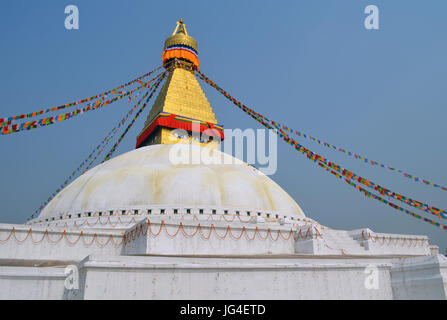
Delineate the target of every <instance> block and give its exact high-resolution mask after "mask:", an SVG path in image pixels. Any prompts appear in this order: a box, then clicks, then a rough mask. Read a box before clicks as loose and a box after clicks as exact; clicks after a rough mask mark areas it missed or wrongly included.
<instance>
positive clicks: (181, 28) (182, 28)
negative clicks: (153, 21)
mask: <svg viewBox="0 0 447 320" xmlns="http://www.w3.org/2000/svg"><path fill="white" fill-rule="evenodd" d="M177 33H183V34H184V35H188V32H187V31H186V25H185V23H184V22H183V18H180V20H179V21H177V26H176V27H175V29H174V32H173V33H172V35H176V34H177Z"/></svg>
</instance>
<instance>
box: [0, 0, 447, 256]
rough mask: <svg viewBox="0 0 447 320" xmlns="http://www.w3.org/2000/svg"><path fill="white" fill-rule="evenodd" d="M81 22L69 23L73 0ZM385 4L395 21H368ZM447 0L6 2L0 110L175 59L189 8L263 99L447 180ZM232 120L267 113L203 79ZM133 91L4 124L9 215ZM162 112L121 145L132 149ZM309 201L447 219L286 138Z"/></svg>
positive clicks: (285, 119) (228, 73)
mask: <svg viewBox="0 0 447 320" xmlns="http://www.w3.org/2000/svg"><path fill="white" fill-rule="evenodd" d="M69 4H75V5H77V6H78V7H79V10H80V29H79V30H74V31H67V30H66V29H65V28H64V19H65V16H66V15H65V14H64V8H65V6H66V5H69ZM369 4H374V5H377V6H378V8H379V10H380V29H379V30H374V31H371V30H366V29H365V28H364V24H363V21H364V19H365V17H366V15H365V14H364V12H363V11H364V8H365V7H366V6H367V5H369ZM446 12H447V2H446V1H444V0H433V1H422V0H417V1H413V0H411V1H410V0H399V1H398V0H394V1H389V0H387V1H382V0H369V1H363V0H338V1H335V0H333V1H330V0H327V1H323V0H306V1H304V0H303V1H296V0H294V1H270V2H264V1H142V0H141V1H125V2H124V1H84V0H70V1H48V0H45V1H44V0H41V1H23V0H14V1H12V0H3V1H1V3H0V49H1V51H0V52H1V55H0V57H1V59H0V88H1V89H0V93H1V100H0V101H1V102H0V117H4V116H9V115H13V114H20V113H24V112H30V111H35V110H39V109H42V108H47V107H51V106H56V105H60V104H63V103H67V102H71V101H74V100H78V99H79V98H83V97H88V96H91V95H94V94H96V93H99V92H103V91H105V90H107V89H110V88H113V87H115V86H116V85H119V84H121V83H123V82H125V81H128V80H131V79H134V78H135V77H137V76H139V75H141V74H143V73H145V72H147V71H149V70H151V69H153V68H154V67H155V66H157V65H159V64H160V63H161V54H162V49H163V48H162V46H163V42H164V40H165V39H166V37H168V36H169V35H170V34H171V32H172V30H173V28H174V26H175V21H176V20H178V18H179V17H183V19H184V21H185V22H186V24H187V27H188V32H189V33H190V34H191V35H192V36H194V37H195V38H196V39H197V41H198V44H199V57H200V61H201V69H202V71H203V72H205V73H206V74H208V75H209V76H210V77H211V78H212V79H213V80H215V81H216V82H217V83H218V84H220V85H221V86H222V87H223V88H225V89H226V90H228V91H229V92H230V93H231V94H233V95H234V96H235V97H237V98H239V99H240V100H241V101H242V102H244V103H245V104H247V105H248V106H250V107H253V108H254V109H255V110H257V111H258V112H260V113H263V114H265V115H266V116H269V117H271V118H273V119H275V120H277V121H279V122H282V123H284V124H287V125H289V126H291V127H295V128H297V129H298V130H302V131H304V132H306V133H308V134H311V135H314V136H316V137H319V138H321V139H323V140H326V141H328V142H330V143H333V144H335V145H337V146H341V147H344V148H347V149H350V150H352V151H355V152H358V153H360V154H363V155H365V156H368V157H370V158H371V159H375V160H378V161H381V162H383V163H386V164H390V165H392V166H395V167H398V168H401V169H404V170H406V171H408V172H410V173H413V174H416V175H419V176H421V177H423V178H427V179H430V180H433V181H435V182H438V183H440V184H444V185H446V184H447V170H446V161H445V159H446V154H447V151H446V148H445V146H446V143H445V139H446V136H447V135H446V131H445V119H446V118H447V108H446V106H447V103H446V95H445V93H446V92H447V90H446V89H447V88H446V79H447V63H446V57H447V37H446V30H447V20H446V19H445V14H446ZM202 87H203V88H204V90H205V92H206V94H207V96H208V99H209V100H210V102H211V104H212V106H213V108H214V111H215V113H216V116H217V118H218V121H219V123H222V124H224V125H225V127H227V128H242V129H244V128H259V126H258V124H257V123H256V122H255V121H254V120H252V119H251V118H249V117H247V116H246V115H244V114H243V113H241V112H240V111H239V110H237V109H236V108H235V107H234V106H233V105H231V104H229V102H228V101H227V100H226V99H224V98H223V97H222V96H221V95H219V94H217V93H216V92H215V91H213V90H214V89H211V88H209V87H207V86H206V85H205V84H202ZM128 107H129V105H128V104H127V103H126V102H123V103H119V104H114V105H111V106H109V107H107V108H104V109H102V111H94V112H89V113H87V114H85V115H82V116H79V117H77V118H76V119H72V120H69V121H65V122H63V123H59V124H56V125H52V126H49V127H45V128H40V129H37V130H33V131H28V132H23V133H19V134H13V135H8V136H0V150H1V151H0V152H1V157H0V164H1V166H0V168H1V169H0V170H1V171H0V176H1V183H0V203H1V209H0V221H2V222H10V223H22V222H24V221H25V220H26V218H27V217H29V216H30V215H31V214H32V213H33V212H34V210H35V209H36V208H37V207H39V205H40V204H41V203H42V202H43V201H44V200H45V199H46V198H47V197H48V196H49V194H50V193H51V192H53V191H54V190H55V189H56V188H57V186H58V185H60V184H61V183H62V182H63V181H64V180H65V178H66V177H67V176H68V175H69V174H70V173H71V171H72V170H73V169H74V168H76V167H77V166H78V164H79V163H80V162H81V161H83V160H84V159H85V157H86V156H87V155H88V154H89V153H90V151H91V150H92V149H93V147H94V146H96V145H97V144H98V143H99V141H101V140H102V139H103V137H104V136H105V135H106V133H107V132H108V131H109V130H110V129H111V128H112V127H113V126H114V125H115V124H116V123H117V122H118V121H119V119H121V117H122V116H123V115H124V114H125V113H126V112H127V109H128ZM146 116H147V112H146V113H145V114H144V115H143V117H141V119H139V121H138V123H136V124H135V126H134V127H133V129H132V131H131V132H130V133H129V134H128V136H127V137H126V139H125V140H124V141H123V143H122V144H121V146H120V148H119V149H118V152H117V154H119V153H123V152H126V151H129V150H132V149H133V148H134V145H135V137H136V135H137V134H138V133H139V131H140V130H141V128H142V126H143V122H144V120H145V118H146ZM299 141H300V142H302V144H303V145H305V146H307V147H309V148H310V149H311V150H314V151H316V152H320V153H321V154H323V155H325V156H327V157H328V158H329V159H331V160H333V161H338V162H339V163H340V164H341V165H343V166H344V167H346V168H349V169H351V170H354V171H357V172H358V173H360V174H361V175H363V176H366V177H370V178H372V179H373V181H375V182H378V183H379V184H381V185H383V186H387V187H389V188H391V189H393V190H395V191H397V192H401V193H404V194H407V195H409V196H411V197H413V198H415V199H418V200H421V201H426V202H428V203H431V204H433V205H435V206H438V207H440V208H447V192H445V191H441V190H437V189H434V188H430V187H427V186H425V185H423V184H419V183H415V182H412V181H410V180H408V179H405V178H403V177H401V176H399V175H397V174H393V173H391V172H389V171H386V170H383V169H379V168H376V167H370V166H367V165H364V164H362V163H360V162H358V161H357V160H353V159H351V158H349V157H345V156H344V155H342V154H339V153H337V152H335V151H330V150H329V149H325V148H323V147H319V146H318V145H315V144H314V143H312V142H310V141H308V140H307V141H306V140H299ZM272 178H273V179H274V180H275V181H276V182H278V183H279V184H280V185H281V186H282V187H284V189H285V190H286V191H287V192H289V193H290V195H291V196H292V197H294V198H295V200H296V201H297V202H298V203H299V204H300V205H301V207H302V208H303V210H304V211H305V212H306V214H307V215H308V216H310V217H311V218H313V219H316V220H318V221H319V222H321V223H323V224H326V225H328V226H331V227H333V228H342V229H353V228H360V227H365V226H367V227H370V228H371V229H372V230H374V231H377V232H391V233H410V234H426V235H428V236H430V237H431V238H432V240H433V241H432V242H433V243H435V244H438V245H439V246H440V247H441V248H442V249H443V250H445V248H447V232H446V231H442V230H440V229H437V228H435V227H433V226H430V225H428V224H426V223H424V222H421V221H419V220H416V219H414V218H412V217H409V216H407V215H405V214H403V213H400V212H398V211H395V210H393V209H392V208H390V207H388V206H385V205H383V204H381V203H379V202H377V201H374V200H370V199H366V198H365V197H363V196H362V195H361V194H360V193H359V192H357V191H355V190H353V189H352V188H351V187H350V186H348V185H347V184H345V183H343V182H342V181H340V180H338V179H336V178H334V177H333V176H332V175H329V174H327V173H326V172H324V171H323V170H321V169H319V168H318V167H317V166H316V165H315V164H314V163H312V162H310V161H308V160H307V159H306V158H305V157H304V156H303V155H301V154H299V153H297V152H296V151H294V150H293V149H292V148H291V147H290V146H289V145H287V144H285V143H280V144H279V170H278V172H277V173H276V174H275V175H274V176H273V177H272Z"/></svg>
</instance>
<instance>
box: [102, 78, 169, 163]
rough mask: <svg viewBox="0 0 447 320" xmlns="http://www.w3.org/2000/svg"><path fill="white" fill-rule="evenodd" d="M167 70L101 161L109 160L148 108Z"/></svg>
mask: <svg viewBox="0 0 447 320" xmlns="http://www.w3.org/2000/svg"><path fill="white" fill-rule="evenodd" d="M166 72H167V71H165V72H163V73H162V74H161V76H160V77H159V78H158V79H157V82H156V83H155V84H154V88H153V89H152V91H151V94H150V95H149V97H147V99H146V101H145V102H144V104H143V106H142V107H141V108H140V110H138V112H137V113H136V115H135V117H134V118H133V119H132V121H131V122H130V123H129V125H128V126H127V128H126V130H124V132H123V133H122V134H121V136H120V137H119V139H118V141H117V142H116V143H115V144H114V145H113V147H112V149H110V151H109V153H108V154H107V155H106V156H105V158H104V160H102V161H101V163H104V162H105V161H107V160H109V159H110V157H111V156H112V155H113V153H114V152H115V150H116V148H117V147H118V145H119V144H120V142H121V141H122V140H123V139H124V137H125V136H126V134H127V132H129V130H130V128H132V126H133V124H134V123H135V121H136V120H137V118H138V117H139V116H140V114H141V112H143V110H144V109H145V108H146V106H147V103H148V102H149V100H150V99H151V98H152V96H153V95H154V93H155V92H156V91H157V88H158V87H159V85H160V83H161V82H162V81H163V80H164V78H165V76H166Z"/></svg>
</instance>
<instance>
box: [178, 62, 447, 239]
mask: <svg viewBox="0 0 447 320" xmlns="http://www.w3.org/2000/svg"><path fill="white" fill-rule="evenodd" d="M183 67H185V68H187V69H188V68H189V69H190V70H192V71H194V73H195V74H196V75H198V76H199V78H200V79H202V80H203V81H204V82H206V83H207V84H209V85H210V86H211V87H213V88H215V89H216V90H217V91H219V92H220V93H222V94H223V95H224V96H225V97H226V98H227V99H228V100H230V101H231V102H233V104H235V105H236V106H237V107H239V108H240V109H242V110H243V111H244V112H245V113H247V114H248V115H250V116H251V117H252V118H254V119H255V120H257V121H258V122H260V123H261V124H262V125H263V126H265V127H267V128H269V129H275V130H274V131H275V133H277V134H278V135H280V136H281V137H282V138H283V140H285V141H286V142H287V143H288V144H290V145H294V147H295V149H296V150H298V151H300V152H301V153H303V154H306V155H307V158H308V159H310V160H312V161H314V162H316V161H318V162H319V163H321V164H322V165H323V164H324V165H326V166H330V167H331V168H333V169H334V170H336V171H340V172H341V174H340V173H337V174H338V175H339V176H340V177H343V176H345V177H346V178H347V179H348V180H349V179H351V178H356V179H357V181H358V182H360V183H362V184H364V185H365V186H368V187H372V188H374V189H375V190H377V191H379V192H380V193H381V194H386V195H387V196H389V197H392V198H395V199H397V200H399V201H403V202H405V203H406V204H408V205H411V206H414V207H416V208H418V209H421V210H424V211H426V212H429V213H431V214H433V215H437V216H438V218H446V216H445V211H444V210H442V209H438V208H436V207H433V206H428V205H426V204H424V203H422V202H419V201H416V200H412V199H410V198H408V197H405V196H403V195H400V194H398V193H395V192H392V191H390V190H388V189H386V188H383V187H381V186H378V185H375V184H374V185H373V184H372V182H371V181H370V180H367V179H365V178H363V177H361V176H358V175H354V173H352V172H351V171H348V170H346V169H343V168H342V167H340V166H338V165H337V164H335V163H333V162H330V161H328V160H327V159H325V158H323V157H321V156H320V155H318V154H316V153H314V152H312V151H310V150H308V149H306V148H305V147H303V146H302V145H300V144H299V143H298V142H296V141H295V140H294V139H293V138H290V137H288V135H287V134H286V133H285V131H284V130H282V129H281V128H280V127H277V126H275V125H274V123H276V122H272V121H271V120H269V119H268V118H266V117H265V116H263V115H261V114H259V113H256V112H255V111H254V110H252V109H250V108H248V107H246V106H245V105H243V104H242V103H240V102H239V101H238V100H237V99H235V98H234V97H232V96H231V95H230V94H228V93H227V92H226V91H225V90H223V89H222V88H221V87H219V86H218V85H217V84H216V83H214V82H213V81H211V80H210V79H209V78H208V77H206V76H205V74H203V73H202V72H200V71H199V70H198V69H197V68H194V69H192V68H191V67H189V66H187V65H184V66H183ZM268 122H270V123H272V124H273V125H274V127H272V126H271V125H270V124H269V123H268ZM337 169H338V170H337ZM349 181H350V180H349ZM362 190H364V189H362ZM370 194H371V193H369V192H368V193H364V195H365V196H368V195H370ZM371 198H373V199H376V200H379V201H380V199H383V198H380V197H379V196H375V197H371ZM379 198H380V199H379ZM381 202H382V201H381ZM387 203H388V204H389V205H390V206H391V207H393V208H394V209H397V210H400V211H403V212H405V213H408V214H411V215H412V216H413V217H415V218H418V219H421V220H423V221H425V222H429V223H431V224H432V225H435V226H438V227H440V228H442V229H444V230H447V226H445V225H442V224H439V223H437V222H435V221H433V220H430V219H427V218H424V217H422V216H420V215H417V214H415V213H412V212H410V211H408V210H406V209H403V208H401V207H399V206H397V205H395V204H393V203H391V202H387Z"/></svg>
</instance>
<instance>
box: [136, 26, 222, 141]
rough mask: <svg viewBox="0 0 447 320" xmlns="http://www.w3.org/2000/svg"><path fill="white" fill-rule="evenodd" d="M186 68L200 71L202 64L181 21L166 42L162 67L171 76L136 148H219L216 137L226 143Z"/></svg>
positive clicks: (210, 109) (214, 118) (209, 106)
mask: <svg viewBox="0 0 447 320" xmlns="http://www.w3.org/2000/svg"><path fill="white" fill-rule="evenodd" d="M179 62H181V63H179ZM184 64H187V65H194V66H196V67H198V66H199V61H198V56H197V42H196V41H195V40H194V39H193V38H192V37H191V36H189V35H188V33H187V31H186V26H185V24H184V23H183V21H182V20H180V21H179V22H177V27H176V28H175V30H174V32H173V34H172V35H171V36H170V37H169V38H168V39H167V40H166V42H165V50H164V52H163V65H164V67H165V68H166V69H167V71H168V76H167V78H166V82H165V83H164V85H163V87H162V89H161V90H160V93H159V94H158V96H157V99H156V100H155V103H154V105H153V106H152V109H151V111H150V112H149V116H148V117H147V120H146V122H145V124H144V129H143V130H142V131H141V133H140V134H139V135H138V137H137V148H139V147H143V146H147V145H153V144H174V143H194V144H200V145H201V146H207V147H211V148H215V149H217V148H218V146H219V143H218V141H219V140H218V139H216V137H219V138H220V139H221V140H222V139H223V127H222V126H221V125H218V124H217V120H216V117H215V115H214V112H213V109H212V108H211V105H210V103H209V102H208V99H207V98H206V96H205V94H204V93H203V91H202V88H201V87H200V84H199V83H198V81H197V79H196V77H195V76H194V74H193V72H192V71H190V70H188V68H184V67H182V65H184ZM176 129H182V130H183V132H184V134H178V132H179V131H178V130H176ZM216 140H217V141H216Z"/></svg>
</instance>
